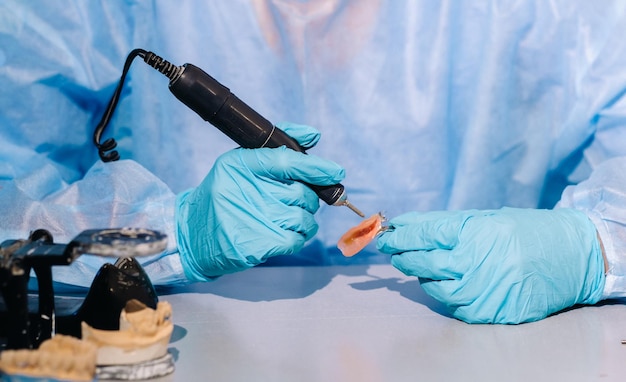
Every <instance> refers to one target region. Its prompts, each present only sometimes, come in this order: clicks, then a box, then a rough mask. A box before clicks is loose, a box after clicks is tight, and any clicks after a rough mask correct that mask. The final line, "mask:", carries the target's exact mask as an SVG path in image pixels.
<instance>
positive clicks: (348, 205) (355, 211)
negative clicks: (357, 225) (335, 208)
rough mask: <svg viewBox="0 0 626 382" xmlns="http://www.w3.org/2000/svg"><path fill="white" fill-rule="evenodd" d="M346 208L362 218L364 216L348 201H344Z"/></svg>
mask: <svg viewBox="0 0 626 382" xmlns="http://www.w3.org/2000/svg"><path fill="white" fill-rule="evenodd" d="M346 207H348V208H349V209H351V210H352V211H354V213H355V214H357V215H359V216H360V217H362V218H364V217H365V214H363V212H361V211H360V210H359V209H358V208H356V207H355V206H354V205H353V204H352V203H350V202H349V201H347V200H346Z"/></svg>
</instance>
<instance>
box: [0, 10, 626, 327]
mask: <svg viewBox="0 0 626 382" xmlns="http://www.w3.org/2000/svg"><path fill="white" fill-rule="evenodd" d="M624 35H626V3H624V2H622V1H619V0H615V1H605V2H601V3H600V2H588V1H584V0H579V1H571V0H561V1H558V0H557V1H551V2H546V1H542V0H536V1H523V2H515V1H495V0H493V1H492V0H480V1H472V2H457V1H428V0H421V1H413V0H410V1H409V0H407V1H400V0H399V1H396V0H393V1H391V0H386V1H385V0H368V1H357V0H309V1H302V0H258V1H253V0H233V1H221V2H217V1H213V2H206V1H183V2H176V3H171V2H150V1H133V0H127V1H120V2H99V3H98V2H83V1H70V2H67V1H63V2H60V1H59V2H52V1H47V0H46V1H44V0H33V1H28V2H22V1H18V0H8V1H4V2H2V3H0V83H1V84H2V92H1V93H0V110H1V111H2V113H1V115H0V142H1V144H2V149H1V150H0V216H2V219H0V220H1V223H0V240H6V239H15V238H25V237H27V236H28V233H29V232H30V231H31V230H33V229H36V228H45V229H48V230H49V231H50V232H51V233H52V234H53V236H54V238H55V241H57V242H64V241H67V240H70V239H71V238H72V237H74V236H75V235H77V234H78V233H80V232H81V231H83V230H84V229H88V228H103V227H122V226H134V227H145V228H151V229H156V230H160V231H162V232H164V233H166V234H167V235H168V237H169V238H170V240H169V246H168V249H167V251H165V252H164V253H162V254H158V255H156V256H152V257H149V258H145V259H142V262H143V265H144V267H145V269H146V271H147V272H148V274H149V275H150V277H151V279H152V281H153V283H155V284H176V283H187V282H195V281H209V280H212V279H214V278H216V277H220V276H222V275H225V274H228V273H232V272H236V271H242V270H245V269H248V268H250V267H253V266H256V265H259V264H263V263H265V264H298V265H306V264H313V265H314V264H346V265H348V264H352V263H361V264H363V263H365V264H374V263H388V262H389V261H391V264H393V265H394V266H395V267H396V268H398V269H399V270H400V271H401V272H403V273H405V274H407V275H412V276H417V277H419V280H420V282H421V285H422V287H423V288H424V290H425V291H426V292H427V293H428V294H430V295H431V296H433V297H434V298H436V299H437V300H439V301H441V302H443V303H444V304H446V305H447V306H448V307H449V308H450V311H451V314H452V315H453V316H454V317H457V318H458V319H461V320H463V321H466V322H470V323H521V322H528V321H535V320H539V319H542V318H545V317H547V316H548V315H550V314H553V313H556V312H559V311H561V310H563V309H565V308H569V307H572V306H575V305H577V304H595V303H597V302H598V301H601V300H603V299H609V298H615V297H623V296H624V295H625V293H626V280H625V279H624V276H625V275H626V255H624V254H625V253H626V227H625V223H626V209H625V207H624V206H626V174H625V171H624V169H625V168H626V97H625V96H624V94H625V90H626V46H625V45H624V44H623V36H624ZM135 48H143V49H146V50H150V51H153V52H155V53H156V54H158V55H160V56H162V57H164V58H166V59H167V60H169V61H170V62H173V63H176V64H179V65H182V64H184V63H187V62H189V63H193V64H194V65H196V66H199V67H201V68H203V69H204V70H205V71H206V72H208V73H209V74H211V75H212V76H213V77H214V78H216V79H218V80H219V81H220V82H221V83H223V84H225V85H226V86H228V87H229V88H230V89H231V91H233V93H235V94H236V95H237V96H238V97H239V98H241V99H243V100H244V101H245V102H246V103H248V104H249V105H251V106H252V107H254V108H255V109H256V110H257V111H259V112H260V113H261V114H262V115H264V116H265V117H266V118H267V119H269V120H271V121H275V123H276V124H277V125H278V126H279V127H281V128H282V129H284V130H285V131H286V132H287V133H289V134H290V135H291V136H292V137H294V138H295V139H296V140H297V141H298V142H299V143H300V144H301V145H302V146H304V147H306V148H307V149H308V151H307V152H308V155H305V154H301V153H296V152H294V151H291V150H287V149H285V148H278V149H268V148H264V149H255V150H248V149H239V148H236V145H235V144H234V143H233V142H231V141H229V139H228V138H226V137H225V136H223V135H222V134H221V133H219V132H218V131H217V130H216V129H215V128H214V127H212V126H211V125H209V124H208V123H206V122H204V121H202V120H201V118H199V117H198V116H197V115H196V114H195V113H193V112H192V111H191V110H189V109H188V108H186V106H184V105H183V104H181V103H180V102H179V101H178V100H176V99H175V98H174V97H173V96H172V95H171V94H170V92H169V91H168V89H167V81H166V80H165V79H164V78H163V76H162V75H161V74H159V73H157V72H155V71H154V70H153V69H151V68H149V67H147V66H145V64H143V63H141V62H137V63H135V64H134V65H133V66H132V68H131V70H130V72H129V77H128V79H127V84H126V85H125V87H124V91H123V92H122V96H121V98H120V102H119V106H118V109H117V112H116V115H115V117H114V118H113V120H112V122H111V125H110V126H109V128H108V130H107V132H106V134H105V135H106V136H112V137H115V138H116V139H117V141H118V147H117V150H118V152H119V154H120V156H121V160H119V161H116V162H109V163H103V162H101V161H100V160H99V158H98V155H97V150H96V149H95V147H94V146H93V142H92V140H91V137H92V134H93V129H94V127H95V126H96V124H97V122H98V121H99V120H100V118H101V116H102V113H103V111H104V108H105V106H106V104H107V102H108V100H109V98H110V97H111V94H112V93H113V91H114V89H115V86H116V85H117V83H118V80H119V77H120V75H121V71H122V65H123V63H124V60H125V58H126V56H127V55H128V53H129V52H130V51H131V50H132V49H135ZM281 121H293V122H291V123H286V122H281ZM311 126H314V127H311ZM303 182H305V183H311V184H318V185H326V184H335V183H338V182H342V184H344V185H345V187H346V191H347V193H348V195H349V199H350V201H351V202H352V203H354V204H355V205H356V206H357V207H358V208H359V209H361V210H362V211H363V212H365V214H366V215H369V214H373V213H377V212H379V211H383V212H384V214H385V215H386V216H387V217H388V218H389V221H388V222H387V224H388V225H389V226H390V227H391V229H390V230H388V231H386V232H385V233H383V234H382V235H380V236H379V237H378V239H377V242H376V243H375V244H372V245H370V246H369V247H368V248H367V249H366V250H365V251H363V252H362V253H359V254H358V255H357V256H355V257H354V258H350V259H345V258H343V257H342V256H341V255H340V253H339V252H338V250H337V249H336V243H337V240H338V238H339V237H340V235H341V234H342V233H343V232H345V231H346V230H347V229H348V228H350V227H351V226H354V225H356V224H358V223H359V222H360V219H359V218H358V217H357V216H356V215H355V214H353V213H351V212H350V211H349V210H347V209H345V208H337V207H331V206H327V205H324V204H323V203H322V202H320V201H319V200H318V198H317V196H316V194H315V193H313V192H312V191H311V190H310V189H308V188H307V187H305V186H304V185H303V184H302V183H303ZM103 261H104V260H102V259H100V258H97V257H95V256H82V257H80V258H79V259H78V260H77V261H76V262H75V263H74V264H72V265H71V266H69V267H55V268H54V272H55V273H54V279H55V280H57V281H60V282H63V283H67V284H72V285H80V286H89V283H90V282H91V280H92V279H93V277H94V275H95V272H96V271H97V270H98V268H99V267H100V266H101V265H102V262H103Z"/></svg>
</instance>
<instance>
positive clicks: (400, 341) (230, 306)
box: [159, 265, 626, 382]
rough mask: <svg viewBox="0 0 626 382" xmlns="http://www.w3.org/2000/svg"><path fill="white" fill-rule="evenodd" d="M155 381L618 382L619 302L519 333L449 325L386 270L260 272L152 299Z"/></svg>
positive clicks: (624, 371)
mask: <svg viewBox="0 0 626 382" xmlns="http://www.w3.org/2000/svg"><path fill="white" fill-rule="evenodd" d="M160 298H161V299H162V300H166V301H169V302H170V303H171V304H172V306H173V311H174V316H173V320H174V323H175V329H174V334H173V337H172V341H171V344H170V352H172V353H173V354H174V356H175V359H176V371H175V372H174V374H172V375H170V376H168V377H166V378H162V379H159V381H358V382H367V381H551V382H554V381H594V380H599V381H623V380H625V379H626V345H622V344H621V340H622V339H626V306H624V305H623V303H624V301H619V302H612V303H605V304H601V305H598V306H591V307H583V308H579V309H573V310H570V311H567V312H563V313H560V314H557V315H555V316H552V317H549V318H547V319H545V320H542V321H540V322H535V323H529V324H522V325H469V324H466V323H463V322H460V321H458V320H456V319H454V318H451V317H450V316H448V315H447V314H446V312H445V309H444V308H443V306H442V305H441V304H439V303H438V302H436V301H435V300H433V299H432V298H430V297H429V296H428V295H426V294H425V293H424V292H423V290H422V289H421V287H420V285H419V282H418V281H417V279H415V278H410V277H405V276H404V275H403V274H401V273H400V272H399V271H397V270H396V269H395V268H393V267H391V266H389V265H371V266H330V267H259V268H255V269H251V270H248V271H245V272H241V273H237V274H233V275H227V276H224V277H222V278H220V279H218V280H216V281H214V282H210V283H203V284H194V285H191V286H186V287H183V288H180V287H179V288H173V289H170V290H166V291H162V294H161V297H160Z"/></svg>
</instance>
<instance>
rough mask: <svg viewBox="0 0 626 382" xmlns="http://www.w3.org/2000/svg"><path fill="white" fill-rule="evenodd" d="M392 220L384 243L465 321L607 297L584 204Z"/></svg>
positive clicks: (529, 317)
mask: <svg viewBox="0 0 626 382" xmlns="http://www.w3.org/2000/svg"><path fill="white" fill-rule="evenodd" d="M389 226H390V227H391V229H388V230H386V231H384V232H383V233H382V234H381V236H380V237H379V238H378V242H377V247H378V249H379V250H380V251H382V252H384V253H387V254H391V255H392V257H391V263H392V264H393V266H394V267H396V268H397V269H399V270H400V271H402V272H403V273H404V274H406V275H409V276H417V277H419V280H420V283H421V285H422V287H423V288H424V291H426V293H428V294H429V295H431V296H432V297H434V298H435V299H437V300H439V301H441V302H442V303H444V304H445V305H447V306H448V308H449V309H450V311H451V313H452V315H453V316H454V317H456V318H458V319H461V320H463V321H466V322H469V323H507V324H516V323H522V322H529V321H536V320H539V319H542V318H545V317H547V316H548V315H550V314H553V313H556V312H558V311H561V310H563V309H565V308H569V307H571V306H573V305H576V304H595V303H596V302H598V301H599V300H600V299H601V297H602V292H603V288H604V283H605V265H604V264H605V263H604V258H603V253H602V246H601V242H600V240H599V238H598V235H597V233H596V228H595V226H594V225H593V223H592V222H591V221H590V220H589V218H588V217H587V216H586V215H585V214H584V213H582V212H580V211H577V210H574V209H567V208H558V209H555V210H535V209H515V208H502V209H500V210H485V211H480V210H470V211H452V212H445V211H436V212H428V213H417V212H412V213H407V214H405V215H402V216H399V217H397V218H395V219H392V220H391V221H390V222H389Z"/></svg>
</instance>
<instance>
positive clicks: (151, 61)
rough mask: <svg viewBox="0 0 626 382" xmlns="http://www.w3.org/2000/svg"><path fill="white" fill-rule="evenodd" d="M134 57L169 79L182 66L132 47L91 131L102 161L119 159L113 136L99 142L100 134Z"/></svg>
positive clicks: (110, 114) (111, 112)
mask: <svg viewBox="0 0 626 382" xmlns="http://www.w3.org/2000/svg"><path fill="white" fill-rule="evenodd" d="M135 57H141V58H142V59H143V60H144V62H145V63H147V64H148V65H150V66H152V67H153V68H154V69H156V70H158V71H159V72H161V73H162V74H164V75H165V76H167V77H168V78H169V79H170V80H174V79H175V78H177V77H178V76H180V73H181V71H182V68H180V67H178V66H176V65H173V64H171V63H170V62H168V61H167V60H164V59H163V58H161V57H159V56H157V55H156V54H154V53H152V52H148V51H146V50H143V49H134V50H132V51H131V52H130V53H129V54H128V57H126V62H125V63H124V69H123V70H122V76H121V77H120V81H119V82H118V84H117V87H116V88H115V92H114V93H113V96H112V97H111V100H110V101H109V104H108V105H107V107H106V109H105V111H104V114H103V115H102V119H100V122H99V123H98V125H97V126H96V129H95V131H94V133H93V143H94V144H95V145H96V147H97V148H98V155H99V156H100V159H102V161H103V162H113V161H116V160H118V159H120V154H119V153H118V152H117V150H114V149H115V148H116V147H117V142H116V141H115V139H113V138H109V139H107V140H105V141H104V142H102V143H100V140H101V139H102V134H103V133H104V130H105V129H106V127H107V125H108V124H109V121H110V120H111V118H112V117H113V112H114V111H115V108H116V107H117V102H118V101H119V98H120V94H122V88H123V86H124V81H125V80H126V74H127V73H128V70H129V69H130V65H131V64H132V62H133V60H134V59H135Z"/></svg>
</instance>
